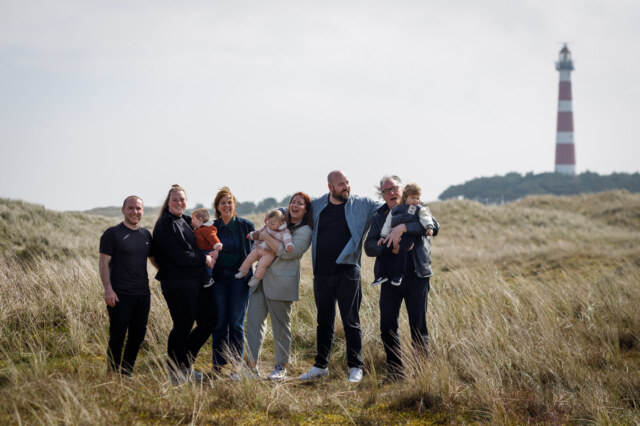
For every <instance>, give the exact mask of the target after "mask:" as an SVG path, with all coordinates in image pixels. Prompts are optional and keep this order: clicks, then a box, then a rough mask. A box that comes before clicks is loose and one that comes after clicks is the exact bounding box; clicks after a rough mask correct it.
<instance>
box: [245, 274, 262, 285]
mask: <svg viewBox="0 0 640 426" xmlns="http://www.w3.org/2000/svg"><path fill="white" fill-rule="evenodd" d="M261 280H262V278H256V277H255V275H254V276H253V277H251V279H250V280H249V282H248V283H247V285H248V286H249V287H255V286H257V285H258V284H260V281H261Z"/></svg>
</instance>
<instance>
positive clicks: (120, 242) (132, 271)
mask: <svg viewBox="0 0 640 426" xmlns="http://www.w3.org/2000/svg"><path fill="white" fill-rule="evenodd" d="M100 253H102V254H106V255H108V256H111V261H110V262H109V273H110V279H111V286H112V287H113V291H115V292H116V294H117V293H120V294H128V295H146V294H150V292H149V276H148V275H147V257H149V256H152V253H151V233H150V232H149V231H148V230H147V229H145V228H138V229H136V230H133V229H129V228H127V227H126V226H125V225H124V224H123V223H120V224H118V225H116V226H112V227H111V228H109V229H107V230H106V231H105V232H104V234H102V237H100Z"/></svg>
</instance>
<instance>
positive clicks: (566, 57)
mask: <svg viewBox="0 0 640 426" xmlns="http://www.w3.org/2000/svg"><path fill="white" fill-rule="evenodd" d="M556 70H558V72H559V73H560V89H559V91H558V126H557V134H556V173H563V174H567V175H575V174H576V150H575V145H574V144H573V109H572V106H571V71H573V61H572V60H571V52H570V51H569V49H568V48H567V45H566V43H565V45H564V47H563V48H562V50H561V51H560V56H559V57H558V62H556Z"/></svg>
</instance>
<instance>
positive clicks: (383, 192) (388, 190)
mask: <svg viewBox="0 0 640 426" xmlns="http://www.w3.org/2000/svg"><path fill="white" fill-rule="evenodd" d="M399 189H400V187H399V186H398V185H396V186H392V187H391V188H385V189H383V190H382V194H383V195H387V194H388V193H390V192H391V191H393V192H398V190H399Z"/></svg>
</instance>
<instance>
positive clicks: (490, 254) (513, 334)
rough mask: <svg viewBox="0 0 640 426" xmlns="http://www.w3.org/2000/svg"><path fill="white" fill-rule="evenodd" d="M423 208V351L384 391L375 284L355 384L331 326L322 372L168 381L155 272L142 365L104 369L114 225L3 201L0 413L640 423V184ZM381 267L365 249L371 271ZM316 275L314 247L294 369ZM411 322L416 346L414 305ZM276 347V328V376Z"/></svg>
mask: <svg viewBox="0 0 640 426" xmlns="http://www.w3.org/2000/svg"><path fill="white" fill-rule="evenodd" d="M431 207H432V210H433V212H434V215H436V217H437V218H438V220H439V221H440V222H441V223H442V231H441V235H439V236H438V237H437V238H435V239H434V240H433V262H434V269H435V273H436V275H435V276H434V278H433V279H432V290H431V292H430V294H429V308H428V324H429V330H430V335H431V356H430V358H429V360H428V361H427V362H426V363H423V362H422V363H419V362H415V361H413V360H412V359H411V358H410V357H409V359H408V364H409V365H408V367H409V371H410V373H411V374H409V377H408V378H407V379H406V380H405V381H403V382H399V383H392V384H382V379H383V377H384V371H385V365H384V352H383V349H382V344H381V343H380V339H379V333H378V325H379V322H378V306H377V303H378V292H379V289H372V288H370V287H369V286H368V285H365V286H363V291H364V299H363V303H362V309H361V319H362V327H363V340H364V342H363V343H364V345H363V346H364V355H365V359H366V364H367V374H366V375H365V378H364V380H363V382H362V383H361V384H360V385H358V386H349V385H348V384H347V382H346V371H347V366H346V361H345V354H344V351H345V347H344V333H343V331H342V328H341V326H340V322H339V321H338V322H337V326H336V329H337V336H336V344H335V345H334V350H333V354H332V363H331V366H330V371H331V374H330V376H329V377H328V378H327V379H326V380H322V381H319V382H316V383H313V384H302V383H298V382H296V381H295V380H291V381H288V382H285V383H281V384H273V383H269V382H266V381H257V382H256V381H248V380H245V381H242V382H239V383H235V382H231V381H229V380H228V379H225V378H218V379H216V380H213V381H210V382H206V383H203V384H199V385H186V386H181V387H172V386H169V385H168V383H167V382H166V377H165V373H164V371H163V368H162V365H163V360H164V352H165V344H166V337H167V334H168V332H169V329H170V326H171V322H170V318H169V315H168V311H167V309H166V305H165V303H164V300H163V298H162V295H161V293H160V291H159V285H158V283H157V282H155V281H152V284H151V288H152V309H151V315H150V322H149V324H150V325H149V329H148V333H147V338H146V341H145V343H144V345H143V348H142V351H141V353H140V356H139V359H138V364H137V366H136V375H135V376H134V377H133V378H132V379H122V378H120V377H118V376H113V375H109V374H107V373H106V360H105V348H106V340H107V315H106V309H105V307H104V303H103V301H102V290H101V288H102V285H101V284H100V280H99V276H98V271H97V247H98V238H99V236H100V234H101V233H102V232H103V231H104V229H105V228H106V227H108V226H110V225H112V224H114V223H116V222H117V221H114V220H113V219H108V218H101V217H94V216H88V215H82V214H69V213H56V212H51V211H47V210H45V209H43V208H42V207H41V206H36V205H32V204H27V203H22V202H17V201H11V200H5V199H2V200H0V324H1V329H0V423H1V424H7V423H9V424H20V423H22V424H34V423H35V424H38V423H44V424H50V423H58V424H60V423H63V424H66V423H71V424H107V423H109V424H113V423H161V424H165V423H166V424H175V423H224V424H240V423H265V422H271V423H285V424H288V423H325V424H342V423H344V424H347V423H358V424H362V423H363V424H385V423H396V424H411V423H420V424H424V423H467V422H472V423H475V422H480V423H483V422H486V423H508V424H513V423H616V424H638V423H640V406H639V404H640V309H639V308H638V307H639V306H640V286H639V285H638V283H639V282H640V195H638V194H629V193H627V192H608V193H602V194H590V195H584V196H574V197H552V196H539V197H528V198H525V199H523V200H520V201H517V202H514V203H510V204H506V205H503V206H493V207H488V206H484V205H482V204H478V203H474V202H468V201H447V202H443V203H435V204H433V205H432V206H431ZM253 219H258V218H253ZM154 220H155V217H151V216H149V217H147V218H146V220H145V223H146V224H147V226H149V227H150V226H152V224H153V222H154ZM258 221H259V219H258ZM372 267H373V262H372V261H371V260H370V259H368V258H364V259H363V279H364V281H365V282H367V281H369V280H371V278H372V274H371V270H372ZM311 284H312V275H311V265H310V258H309V253H307V254H306V255H305V258H304V261H303V278H302V283H301V300H300V302H298V303H296V304H295V305H294V319H293V342H294V348H293V360H292V368H291V370H292V371H291V375H292V376H295V375H297V374H300V373H302V372H304V371H306V369H308V368H309V367H310V366H311V364H312V363H313V356H314V353H315V323H314V318H315V306H314V303H313V293H312V288H311ZM402 327H403V328H402V329H401V330H402V332H403V335H402V336H401V337H402V339H403V341H404V344H405V348H408V347H409V345H408V341H407V338H408V337H409V336H408V329H407V323H406V318H405V317H404V316H403V317H402ZM272 344H273V342H272V340H271V336H270V335H268V336H267V341H266V343H265V347H264V350H263V353H262V361H261V364H260V368H261V370H262V371H263V372H266V373H268V372H270V371H271V368H272V364H273V353H272ZM210 354H211V349H210V346H209V347H208V348H206V349H205V350H204V352H203V353H202V355H201V356H200V357H199V359H198V363H197V365H196V367H197V368H199V369H201V370H208V369H209V368H210Z"/></svg>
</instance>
